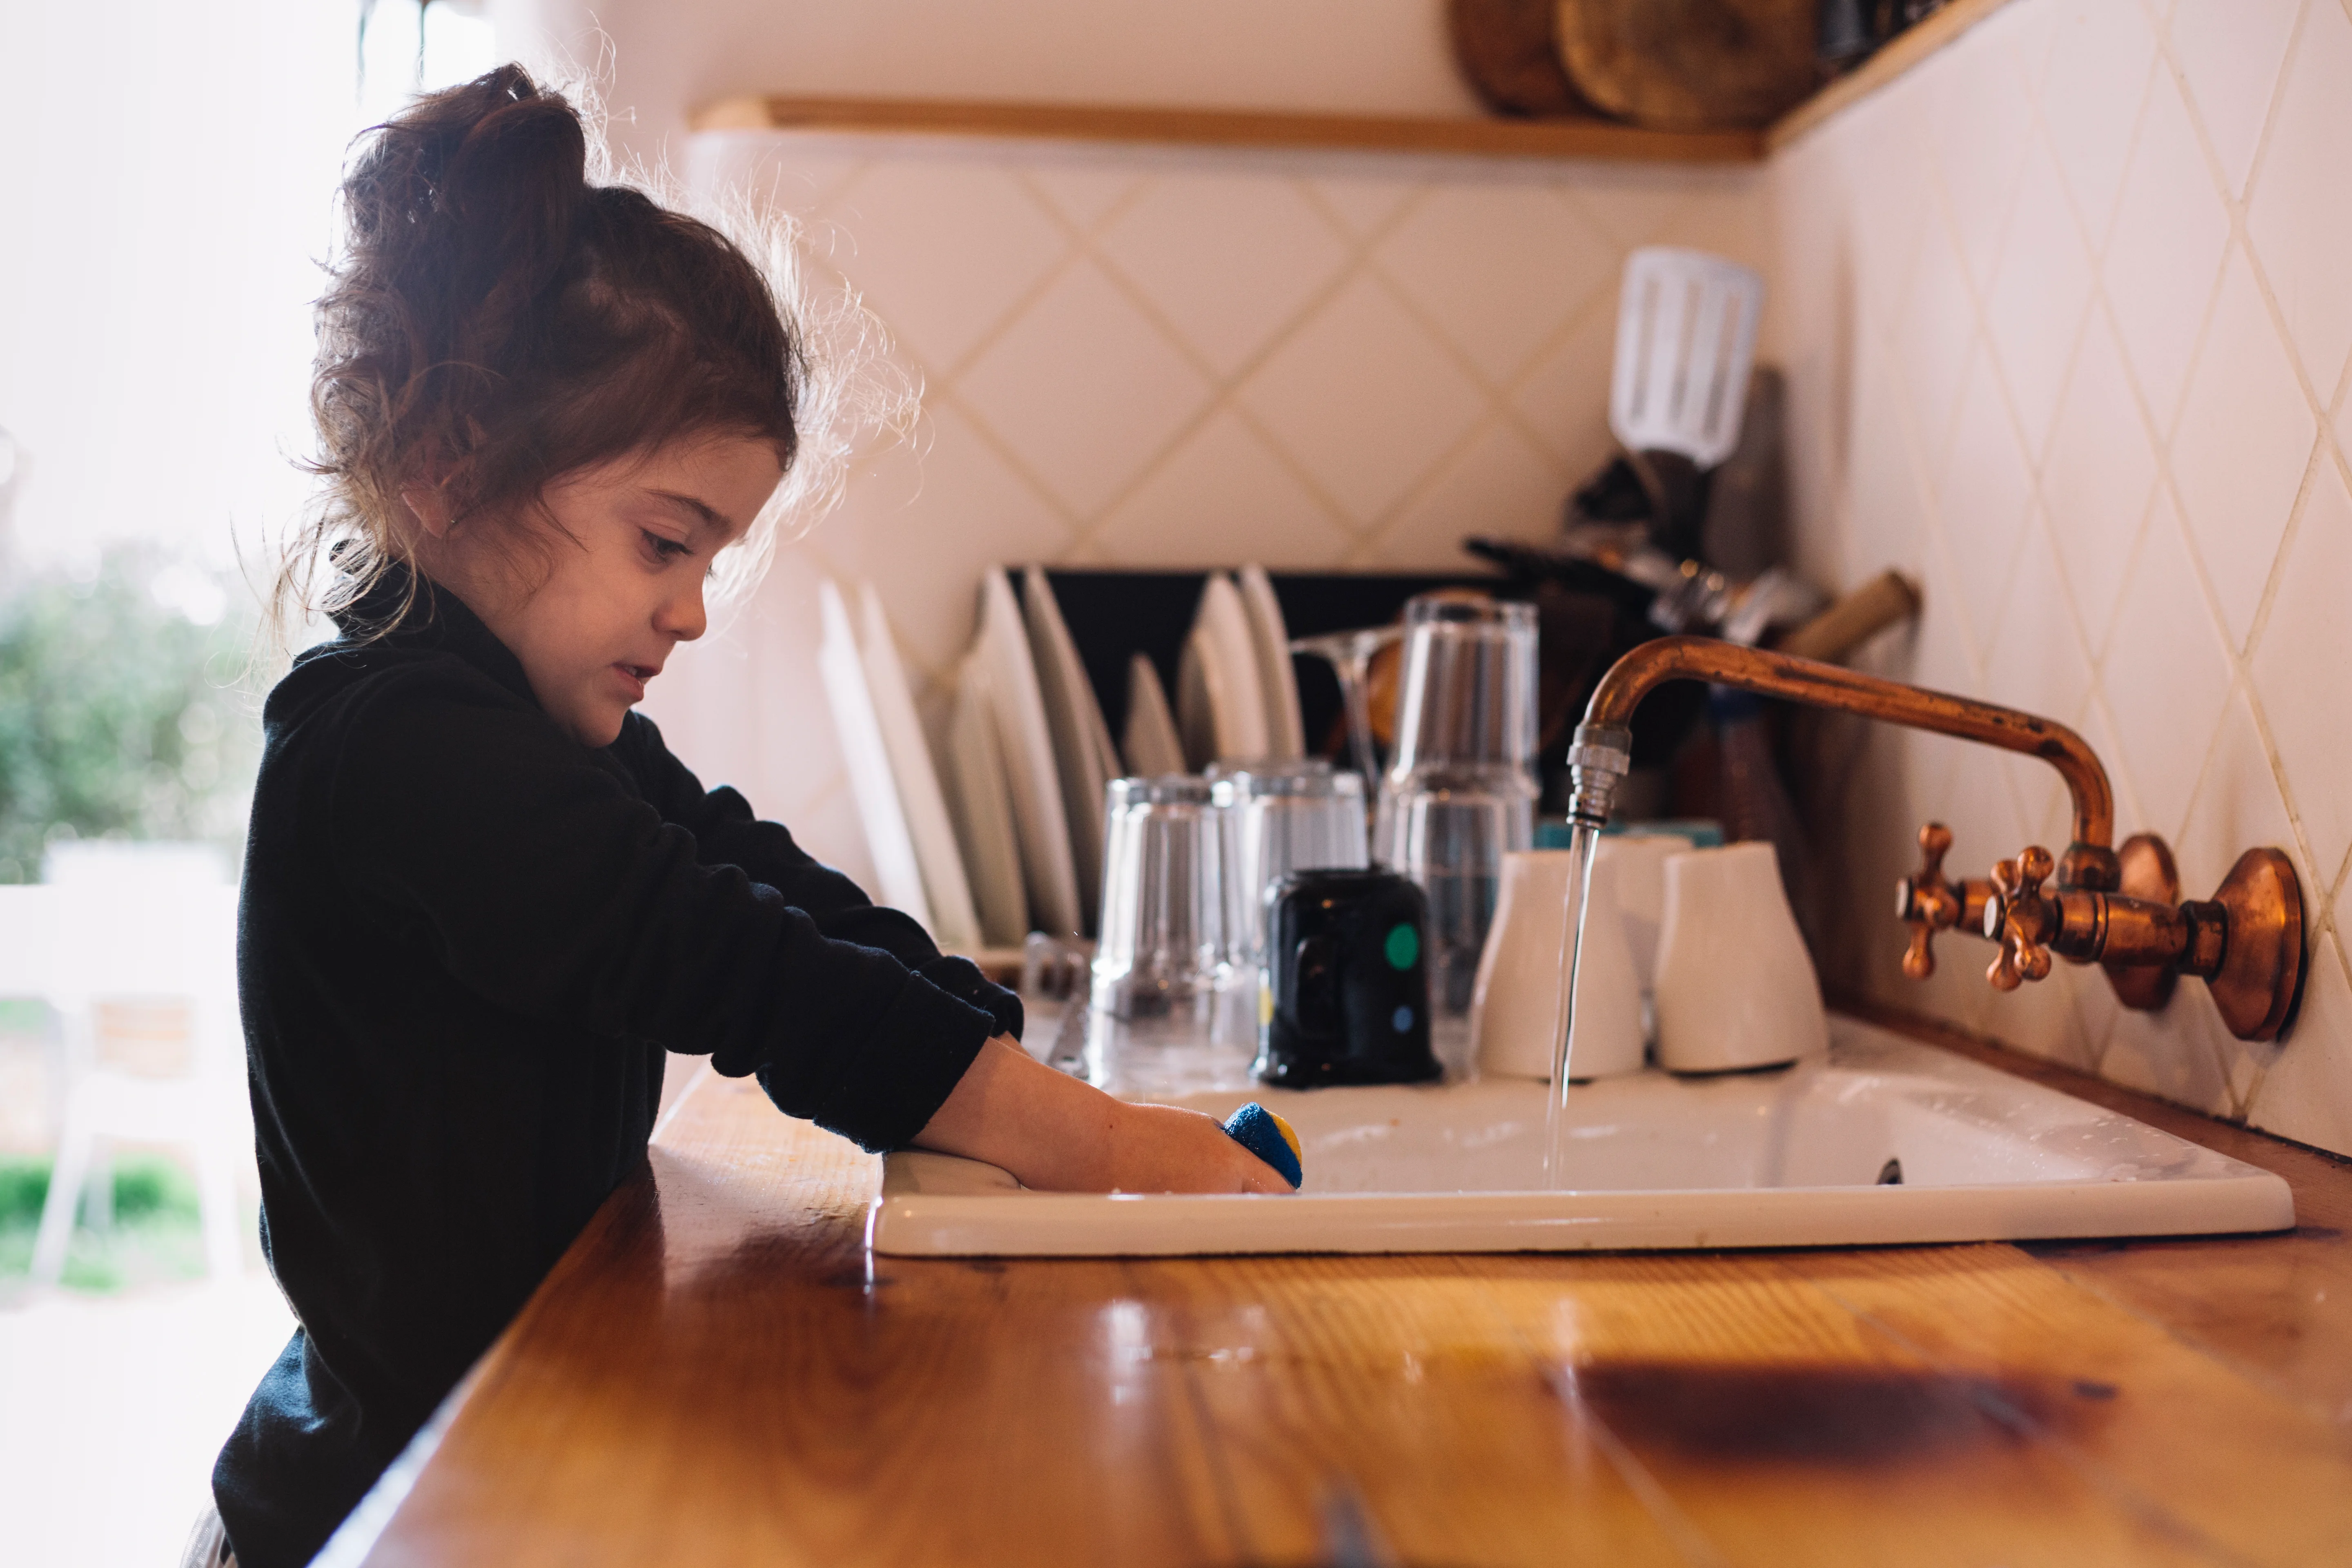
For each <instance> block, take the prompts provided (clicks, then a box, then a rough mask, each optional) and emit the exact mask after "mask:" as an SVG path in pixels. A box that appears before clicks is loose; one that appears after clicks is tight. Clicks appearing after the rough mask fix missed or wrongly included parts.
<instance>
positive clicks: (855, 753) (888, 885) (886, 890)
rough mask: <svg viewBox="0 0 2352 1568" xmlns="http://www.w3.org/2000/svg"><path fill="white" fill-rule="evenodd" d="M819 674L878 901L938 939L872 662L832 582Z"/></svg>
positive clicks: (819, 588) (821, 595)
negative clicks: (872, 686) (871, 686)
mask: <svg viewBox="0 0 2352 1568" xmlns="http://www.w3.org/2000/svg"><path fill="white" fill-rule="evenodd" d="M816 605H817V619H818V624H819V626H820V628H821V640H820V642H819V644H818V647H817V674H818V676H819V677H820V679H823V680H824V696H825V701H826V704H827V705H828V706H829V707H831V708H832V710H833V722H834V728H835V730H836V731H838V732H839V734H840V736H841V755H842V761H843V762H844V763H846V764H847V766H848V768H849V785H850V791H849V792H850V795H851V797H852V798H853V799H855V800H856V803H857V819H858V821H859V823H860V824H861V825H863V826H864V827H865V829H866V848H867V849H868V850H870V851H871V852H872V854H873V856H874V875H875V878H876V880H877V883H878V884H879V885H878V886H877V889H876V891H877V893H879V894H880V895H881V897H880V900H879V901H880V902H882V903H885V904H887V905H889V906H890V907H891V908H892V909H895V910H903V911H905V912H906V913H908V914H910V915H912V916H914V917H915V919H916V920H918V921H920V922H922V924H923V927H924V929H926V930H928V931H931V932H932V935H933V936H934V938H936V937H937V936H938V934H939V933H938V931H937V930H936V929H935V928H933V927H932V925H931V906H930V900H929V899H927V898H925V897H924V895H923V872H922V868H921V867H920V866H919V864H918V863H917V862H916V859H915V840H914V836H913V834H912V833H910V832H909V831H908V827H907V814H906V810H905V808H904V807H903V806H902V805H900V804H899V800H898V784H897V782H896V780H895V779H894V778H893V777H892V774H891V769H890V753H889V750H888V748H887V746H886V745H885V744H884V743H883V740H882V721H881V720H880V719H879V718H878V717H877V715H876V713H875V711H874V699H873V694H872V693H871V692H870V691H868V690H867V689H866V665H865V661H864V659H863V658H861V657H860V656H859V654H858V651H857V638H856V636H855V635H854V634H853V633H852V632H851V631H850V629H849V610H848V607H847V606H846V605H844V604H843V603H842V602H841V590H840V589H839V588H836V587H835V586H834V584H833V583H832V581H831V580H830V579H826V580H824V581H820V582H819V583H818V584H817V585H816Z"/></svg>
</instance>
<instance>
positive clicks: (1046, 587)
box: [1021, 566, 1119, 931]
mask: <svg viewBox="0 0 2352 1568" xmlns="http://www.w3.org/2000/svg"><path fill="white" fill-rule="evenodd" d="M1021 610H1022V616H1023V618H1024V620H1025V621H1026V622H1027V623H1028V629H1029V651H1030V653H1031V654H1032V655H1034V658H1035V660H1036V666H1037V686H1038V689H1039V692H1040V694H1041V695H1042V696H1043V697H1044V699H1045V723H1046V726H1047V728H1048V729H1050V730H1051V731H1052V732H1053V738H1054V766H1055V773H1057V775H1058V776H1059V778H1060V780H1061V785H1062V807H1063V809H1064V810H1065V811H1066V813H1068V816H1069V824H1070V860H1071V865H1072V867H1073V868H1074V869H1075V870H1076V875H1077V879H1078V908H1079V911H1080V913H1081V914H1082V915H1083V916H1084V918H1085V921H1086V929H1087V931H1093V930H1094V927H1095V919H1096V911H1095V904H1096V901H1097V900H1098V899H1100V898H1101V896H1102V856H1103V786H1104V785H1106V784H1109V783H1110V781H1111V780H1113V779H1115V778H1117V777H1118V776H1119V769H1118V751H1117V750H1116V749H1115V748H1114V747H1113V746H1112V745H1111V743H1110V726H1109V725H1108V724H1106V723H1104V722H1103V716H1102V705H1101V704H1100V703H1098V702H1097V701H1096V700H1095V689H1094V686H1093V683H1092V682H1090V681H1088V680H1087V667H1086V665H1085V664H1084V663H1083V662H1081V661H1080V660H1079V658H1078V645H1077V644H1076V642H1075V641H1073V640H1072V639H1071V637H1070V628H1069V626H1068V624H1067V623H1066V622H1065V621H1064V620H1063V619H1062V607H1061V605H1058V604H1056V603H1055V599H1054V586H1053V584H1051V583H1048V582H1047V581H1046V580H1045V568H1044V567H1042V566H1032V567H1029V568H1028V569H1027V570H1026V571H1024V573H1023V574H1022V576H1021Z"/></svg>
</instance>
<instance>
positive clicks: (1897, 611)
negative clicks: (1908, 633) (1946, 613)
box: [1773, 571, 1919, 663]
mask: <svg viewBox="0 0 2352 1568" xmlns="http://www.w3.org/2000/svg"><path fill="white" fill-rule="evenodd" d="M1918 613H1919V590H1918V588H1917V587H1916V586H1915V585H1914V584H1912V582H1911V580H1910V579H1909V578H1907V577H1906V576H1904V575H1903V574H1902V573H1900V572H1892V571H1889V572H1881V573H1880V574H1878V575H1877V576H1875V577H1873V578H1872V579H1870V581H1868V582H1867V583H1864V584H1863V585H1862V586H1861V587H1859V588H1856V589H1854V590H1853V592H1852V593H1849V594H1844V595H1840V596H1839V597H1838V598H1837V600H1836V601H1835V602H1833V603H1832V604H1831V605H1830V606H1829V607H1828V608H1827V609H1825V610H1823V611H1822V612H1821V613H1820V614H1819V615H1817V616H1812V617H1811V619H1809V620H1807V621H1805V622H1804V623H1802V624H1801V625H1800V626H1797V627H1796V629H1794V630H1793V631H1791V632H1790V633H1789V635H1788V636H1787V637H1782V638H1781V639H1780V641H1779V642H1778V643H1776V644H1774V645H1773V647H1775V648H1776V649H1777V650H1778V651H1779V652H1781V653H1792V654H1795V655H1796V656H1797V657H1798V658H1818V659H1825V660H1828V661H1830V662H1832V663H1835V662H1837V661H1838V660H1840V659H1843V658H1845V656H1846V655H1847V654H1849V653H1852V652H1853V650H1854V649H1855V648H1857V647H1861V646H1862V645H1863V644H1864V643H1866V642H1868V641H1869V640H1870V639H1871V638H1872V637H1876V636H1877V635H1878V634H1879V633H1880V632H1882V631H1885V629H1886V628H1887V627H1889V626H1895V625H1896V624H1897V623H1899V622H1903V621H1907V620H1909V619H1910V618H1911V617H1912V616H1916V615H1917V614H1918Z"/></svg>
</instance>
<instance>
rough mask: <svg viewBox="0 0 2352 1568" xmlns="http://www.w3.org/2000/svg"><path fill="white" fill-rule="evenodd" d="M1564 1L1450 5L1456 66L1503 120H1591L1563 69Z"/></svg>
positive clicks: (1476, 0)
mask: <svg viewBox="0 0 2352 1568" xmlns="http://www.w3.org/2000/svg"><path fill="white" fill-rule="evenodd" d="M1558 5H1559V0H1447V5H1446V7H1445V26H1446V31H1447V33H1448V34H1449V35H1450V36H1451V37H1452V38H1453V40H1454V65H1455V66H1457V67H1458V68H1460V69H1461V72H1462V78H1463V79H1464V80H1465V81H1467V82H1468V83H1469V84H1470V90H1471V91H1473V92H1475V93H1476V94H1477V95H1478V97H1479V99H1480V100H1482V101H1484V102H1485V103H1486V107H1487V108H1488V109H1491V110H1494V111H1495V112H1496V113H1497V114H1508V115H1532V116H1538V117H1540V116H1559V115H1572V114H1591V112H1592V108H1591V105H1590V104H1588V103H1586V102H1585V101H1584V99H1583V97H1582V95H1580V93H1578V91H1577V90H1576V87H1575V84H1573V83H1572V82H1570V80H1569V79H1568V72H1567V71H1566V70H1565V69H1563V68H1561V66H1560V63H1559V33H1558V31H1557V29H1556V27H1555V25H1554V23H1553V20H1552V13H1553V11H1554V10H1555V9H1557V7H1558Z"/></svg>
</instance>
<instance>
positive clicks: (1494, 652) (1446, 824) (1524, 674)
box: [1373, 595, 1537, 1021]
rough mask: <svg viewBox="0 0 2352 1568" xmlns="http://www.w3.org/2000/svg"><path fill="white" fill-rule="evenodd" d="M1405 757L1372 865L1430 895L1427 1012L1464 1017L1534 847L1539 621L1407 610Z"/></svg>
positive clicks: (1418, 607) (1485, 603) (1467, 603)
mask: <svg viewBox="0 0 2352 1568" xmlns="http://www.w3.org/2000/svg"><path fill="white" fill-rule="evenodd" d="M1404 621H1405V652H1404V659H1405V664H1404V694H1403V697H1402V700H1401V702H1400V703H1399V705H1398V711H1397V748H1396V756H1395V758H1394V760H1393V761H1392V762H1391V764H1390V767H1389V771H1388V773H1387V774H1386V775H1385V777H1384V778H1383V779H1382V781H1381V800H1380V812H1379V824H1378V826H1377V827H1376V829H1375V830H1374V833H1373V853H1374V855H1375V858H1378V859H1379V860H1380V861H1381V862H1382V863H1383V864H1385V865H1387V866H1389V867H1391V868H1393V869H1395V870H1398V871H1402V872H1403V873H1404V874H1405V875H1406V876H1408V877H1411V878H1412V879H1413V880H1414V881H1416V882H1419V883H1420V884H1421V886H1422V889H1423V891H1424V892H1426V893H1427V894H1428V895H1429V945H1430V950H1431V951H1430V959H1431V966H1430V1005H1431V1007H1432V1008H1433V1010H1434V1011H1435V1013H1436V1014H1437V1016H1439V1018H1440V1019H1442V1020H1456V1021H1458V1020H1464V1019H1466V1017H1467V1016H1468V1013H1469V1010H1470V1002H1471V996H1472V994H1473V992H1474V991H1475V987H1476V983H1477V973H1478V954H1479V952H1480V950H1481V948H1483V947H1484V946H1485V944H1486V931H1487V927H1488V926H1489V925H1491V924H1492V923H1493V921H1494V916H1495V903H1496V898H1497V896H1498V895H1499V894H1500V892H1501V889H1502V871H1503V857H1504V856H1505V855H1507V854H1509V853H1511V852H1513V851H1516V850H1521V849H1526V848H1528V847H1530V845H1531V844H1532V843H1533V841H1534V837H1535V809H1536V794H1537V784H1536V774H1535V742H1536V726H1537V719H1536V612H1535V606H1534V605H1519V604H1502V603H1496V602H1494V601H1491V600H1466V599H1459V598H1450V597H1439V596H1437V595H1423V597H1420V598H1417V599H1414V600H1412V602H1411V603H1410V604H1408V605H1406V606H1405V617H1404Z"/></svg>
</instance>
